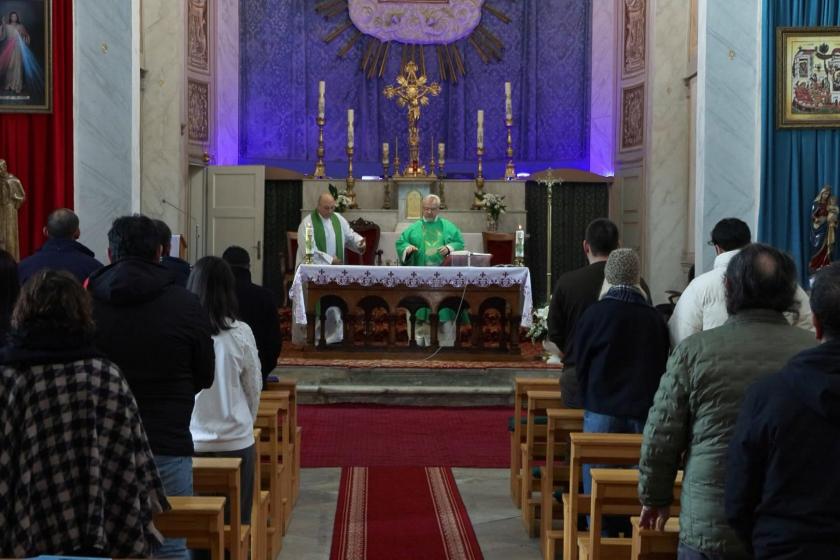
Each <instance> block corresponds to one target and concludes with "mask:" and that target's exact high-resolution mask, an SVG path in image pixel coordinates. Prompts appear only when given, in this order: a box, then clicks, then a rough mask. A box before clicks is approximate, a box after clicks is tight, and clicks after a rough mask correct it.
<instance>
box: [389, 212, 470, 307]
mask: <svg viewBox="0 0 840 560" xmlns="http://www.w3.org/2000/svg"><path fill="white" fill-rule="evenodd" d="M409 245H414V246H415V247H417V249H418V250H417V251H415V252H414V253H412V254H411V255H409V256H408V259H407V260H405V261H403V252H405V249H406V247H408V246H409ZM444 245H448V246H449V248H450V249H451V250H453V251H461V250H463V249H464V238H463V237H462V236H461V231H460V230H459V229H458V227H457V226H456V225H455V224H453V223H452V222H450V221H449V220H447V219H445V218H441V217H440V216H438V217H437V219H436V220H435V221H434V222H426V221H424V220H422V219H420V220H418V221H416V222H414V223H413V224H411V225H410V226H409V227H408V228H406V229H405V231H403V232H402V235H400V237H399V239H397V258H399V259H400V264H404V265H409V266H440V265H441V264H442V263H443V261H444V259H445V258H446V257H444V256H441V255H440V253H438V250H439V249H440V248H441V247H443V246H444ZM429 311H430V310H429V308H428V307H426V308H423V309H420V310H419V311H418V312H417V319H418V320H419V321H428V320H429ZM465 317H467V318H468V315H467V314H466V313H462V317H461V321H462V322H466V321H464V318H465ZM438 319H439V320H440V321H452V320H454V319H455V313H454V312H453V311H452V310H450V309H442V310H441V311H440V313H439V314H438Z"/></svg>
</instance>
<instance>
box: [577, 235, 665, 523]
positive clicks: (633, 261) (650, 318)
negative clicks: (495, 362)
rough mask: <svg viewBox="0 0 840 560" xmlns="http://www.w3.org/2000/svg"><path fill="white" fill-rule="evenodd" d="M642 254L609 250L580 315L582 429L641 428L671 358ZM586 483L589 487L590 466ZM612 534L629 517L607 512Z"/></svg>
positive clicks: (627, 430) (635, 430)
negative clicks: (596, 296) (600, 287)
mask: <svg viewBox="0 0 840 560" xmlns="http://www.w3.org/2000/svg"><path fill="white" fill-rule="evenodd" d="M640 268H641V265H640V263H639V256H638V255H637V254H636V252H635V251H633V250H632V249H616V250H614V251H613V252H612V253H610V256H609V258H608V259H607V263H606V266H605V268H604V279H605V280H606V281H607V282H608V283H609V284H610V287H609V289H608V290H607V292H606V293H605V294H604V295H603V296H602V297H601V300H600V301H598V302H596V303H594V304H592V305H591V306H590V307H589V308H588V309H587V310H586V311H585V312H584V314H583V316H582V317H581V318H580V323H579V325H578V328H577V332H576V335H575V344H574V349H575V364H576V367H577V369H576V373H577V377H578V382H579V384H580V388H581V393H582V395H583V408H584V416H583V431H584V432H599V433H636V434H638V433H641V432H642V431H643V429H644V426H645V420H646V419H647V413H648V409H649V408H650V406H651V405H652V404H653V396H654V394H655V393H656V389H657V388H658V387H659V378H660V377H661V376H662V374H663V373H664V372H665V363H666V361H667V359H668V350H669V340H668V328H667V327H666V325H665V322H664V321H663V320H662V316H661V315H660V314H659V312H658V311H657V310H656V309H654V308H653V306H651V305H650V303H649V302H648V300H647V297H646V296H645V295H644V291H643V290H642V288H641V286H640V276H639V273H640ZM583 485H584V491H585V493H587V494H588V493H590V492H591V489H592V482H591V478H590V476H589V468H588V466H587V467H585V468H584V474H583ZM604 530H605V531H606V532H607V533H608V534H609V535H610V536H617V535H618V533H619V532H624V533H625V534H630V523H629V519H627V518H617V519H615V518H609V517H608V518H606V519H605V520H604Z"/></svg>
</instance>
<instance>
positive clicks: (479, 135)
mask: <svg viewBox="0 0 840 560" xmlns="http://www.w3.org/2000/svg"><path fill="white" fill-rule="evenodd" d="M476 147H477V148H478V149H479V150H480V149H483V148H484V111H483V110H481V109H479V110H478V130H477V131H476Z"/></svg>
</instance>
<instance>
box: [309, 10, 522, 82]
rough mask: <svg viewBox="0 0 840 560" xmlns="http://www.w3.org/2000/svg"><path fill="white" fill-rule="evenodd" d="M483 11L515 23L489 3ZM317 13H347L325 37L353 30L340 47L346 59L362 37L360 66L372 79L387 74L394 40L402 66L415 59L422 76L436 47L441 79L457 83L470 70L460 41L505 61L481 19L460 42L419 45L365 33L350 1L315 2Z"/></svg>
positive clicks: (497, 40) (481, 54)
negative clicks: (352, 17) (352, 16)
mask: <svg viewBox="0 0 840 560" xmlns="http://www.w3.org/2000/svg"><path fill="white" fill-rule="evenodd" d="M482 10H483V11H485V12H487V13H488V14H489V15H491V16H493V17H495V18H496V19H498V20H499V21H501V22H502V23H504V24H506V25H507V24H510V22H511V18H510V17H508V15H507V14H506V13H505V12H503V11H502V10H501V9H499V8H498V7H495V6H492V5H491V4H490V3H488V2H485V3H484V4H483V5H482ZM315 12H316V13H317V14H318V15H320V16H323V17H324V19H326V20H330V19H332V18H335V17H341V16H343V19H342V21H341V22H340V23H338V24H337V25H336V26H335V27H333V28H332V29H331V30H330V31H329V33H327V35H326V36H325V37H324V38H323V40H324V42H326V43H328V44H329V43H332V42H333V41H335V40H336V39H338V38H339V37H342V36H345V35H346V34H347V32H350V34H349V36H347V37H346V38H345V39H344V41H343V43H342V44H341V46H340V47H339V49H338V56H339V58H346V57H347V55H348V54H349V53H350V51H351V50H352V49H353V47H354V46H355V45H356V43H358V42H359V41H360V40H362V41H364V46H363V47H362V50H361V58H360V60H359V68H360V69H361V71H362V72H364V74H365V76H366V77H367V78H368V79H373V78H381V77H382V76H383V74H384V73H385V66H386V65H387V62H388V60H389V57H390V56H391V51H392V49H391V45H392V43H396V44H398V45H400V68H405V65H406V63H407V62H408V61H414V62H415V64H416V65H417V67H418V69H419V73H420V74H421V75H425V74H426V47H430V48H433V49H434V51H433V52H434V56H436V57H437V62H438V69H439V73H440V80H441V81H448V80H451V81H453V82H457V81H458V78H460V77H463V76H465V75H466V73H467V69H466V66H465V64H464V57H463V55H462V54H461V52H462V51H461V49H460V48H459V46H458V43H459V42H461V41H463V42H466V44H468V45H469V46H470V47H472V48H473V49H474V50H475V52H476V53H477V54H478V56H479V58H481V61H482V62H483V63H485V64H491V63H494V62H499V61H501V60H502V56H503V55H504V51H505V45H504V42H503V41H502V40H501V39H500V38H499V37H498V35H496V34H494V33H493V32H492V31H490V29H488V28H487V26H486V25H484V23H482V22H479V23H478V25H476V27H475V29H473V31H472V33H470V34H469V35H468V36H467V37H465V38H464V39H462V40H460V41H455V42H452V43H448V44H439V45H419V44H408V43H400V42H398V41H381V40H379V39H377V38H376V37H372V36H369V35H365V34H364V33H363V32H362V31H360V30H359V29H358V28H357V27H356V26H355V25H354V24H353V22H352V21H351V20H350V12H349V6H348V3H347V0H322V1H320V2H318V4H316V5H315Z"/></svg>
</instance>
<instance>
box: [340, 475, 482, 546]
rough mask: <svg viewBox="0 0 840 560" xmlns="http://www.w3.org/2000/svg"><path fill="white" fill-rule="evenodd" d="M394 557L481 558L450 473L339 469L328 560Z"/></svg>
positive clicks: (473, 533) (465, 511)
mask: <svg viewBox="0 0 840 560" xmlns="http://www.w3.org/2000/svg"><path fill="white" fill-rule="evenodd" d="M395 558H399V559H401V560H413V559H417V560H420V559H422V560H437V559H440V560H479V559H481V558H483V556H482V555H481V549H480V548H479V546H478V541H477V540H476V537H475V532H474V531H473V528H472V524H471V523H470V519H469V517H468V515H467V510H466V508H465V507H464V503H463V501H462V500H461V495H460V494H459V493H458V488H457V486H456V485H455V479H454V477H453V476H452V471H450V470H449V469H448V468H445V467H426V468H423V467H349V468H344V469H342V471H341V486H340V488H339V492H338V508H337V511H336V517H335V526H334V529H333V540H332V552H331V554H330V559H331V560H393V559H395Z"/></svg>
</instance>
